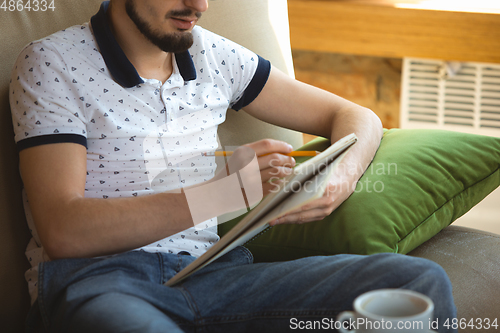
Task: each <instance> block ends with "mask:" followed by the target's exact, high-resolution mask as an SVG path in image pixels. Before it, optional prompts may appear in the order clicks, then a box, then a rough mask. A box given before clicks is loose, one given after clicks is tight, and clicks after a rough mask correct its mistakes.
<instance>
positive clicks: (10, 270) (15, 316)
mask: <svg viewBox="0 0 500 333" xmlns="http://www.w3.org/2000/svg"><path fill="white" fill-rule="evenodd" d="M100 2H101V0H88V1H76V0H65V1H55V7H56V8H55V10H54V11H51V10H49V11H45V12H41V11H38V12H34V11H26V10H25V11H17V10H16V11H13V12H9V11H3V10H0V17H1V20H0V32H1V34H0V39H1V48H0V49H1V52H2V56H1V60H2V61H1V63H0V68H1V70H0V126H1V130H0V142H1V144H0V327H1V331H2V332H21V331H22V330H23V321H24V318H25V316H26V313H27V311H28V309H29V306H30V302H29V296H28V290H27V285H26V282H25V281H24V272H25V271H26V270H27V269H28V267H29V263H28V261H27V259H26V258H25V256H24V250H25V247H26V245H27V243H28V241H29V238H30V235H29V230H28V228H27V226H26V221H25V218H24V212H23V208H22V201H21V188H22V183H21V179H20V177H19V172H18V156H17V150H16V147H15V144H14V139H13V130H12V124H11V117H10V111H9V102H8V85H9V79H10V72H11V68H12V66H13V64H14V61H15V59H16V57H17V55H18V54H19V52H20V51H21V49H22V47H23V46H24V45H26V44H27V43H29V42H30V41H32V40H35V39H38V38H42V37H44V36H46V35H49V34H50V33H52V32H55V31H57V30H60V29H63V28H65V27H68V26H70V25H73V24H79V23H82V22H86V21H88V20H89V19H90V17H91V16H92V15H93V14H94V13H95V12H97V10H98V8H99V4H100ZM209 5H210V7H211V8H210V9H209V11H208V13H206V14H205V15H204V17H203V18H202V21H201V22H200V24H201V25H202V26H204V27H206V28H208V29H211V30H213V31H214V32H216V33H219V34H221V35H224V36H226V37H227V38H229V39H232V40H234V41H236V42H239V43H241V44H243V45H244V46H247V47H248V48H250V49H252V50H254V51H256V52H257V53H259V54H261V55H262V56H264V57H266V58H267V59H269V60H271V61H272V63H273V64H274V65H275V66H277V67H278V68H280V69H282V70H283V71H285V72H287V73H289V74H290V75H293V66H292V58H291V50H290V44H289V36H288V18H287V7H286V5H287V4H286V0H252V1H248V0H216V1H210V2H209ZM220 136H221V140H222V141H223V142H228V143H230V144H231V145H239V144H242V143H245V142H250V141H255V140H257V139H260V138H263V137H273V138H279V139H282V140H286V141H288V142H290V143H291V144H292V145H294V146H295V147H298V146H300V145H301V143H302V137H301V134H300V133H296V132H292V131H288V130H284V129H280V128H276V127H274V126H270V125H267V124H263V123H262V122H260V121H257V120H255V119H252V118H251V117H249V116H248V115H246V114H245V113H244V112H239V113H236V112H229V113H228V120H227V122H226V123H225V124H224V125H223V126H222V128H221V129H220ZM499 249H500V236H498V235H493V234H488V233H483V232H479V231H476V230H472V229H466V228H459V227H448V228H447V229H445V230H444V231H442V232H441V233H440V234H438V235H437V236H436V237H434V238H433V239H431V240H430V241H428V242H427V243H425V244H424V245H422V246H420V247H419V248H417V249H416V250H414V251H413V252H412V253H411V255H416V256H421V257H426V258H429V259H431V260H434V261H436V262H438V263H440V264H441V265H442V266H443V267H444V268H445V269H446V271H447V272H448V274H449V276H450V278H451V280H452V283H453V287H454V295H455V298H456V304H457V307H458V315H459V317H460V318H466V319H471V318H490V319H493V318H495V317H500V315H499V314H500V251H499ZM464 331H467V330H464Z"/></svg>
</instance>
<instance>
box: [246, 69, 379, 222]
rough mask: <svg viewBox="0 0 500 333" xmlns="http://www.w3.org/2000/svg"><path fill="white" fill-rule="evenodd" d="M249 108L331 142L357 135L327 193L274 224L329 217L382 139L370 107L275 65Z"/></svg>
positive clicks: (270, 121)
mask: <svg viewBox="0 0 500 333" xmlns="http://www.w3.org/2000/svg"><path fill="white" fill-rule="evenodd" d="M245 111H246V112H248V113H249V114H251V115H253V116H255V117H256V118H259V119H261V120H263V121H266V122H269V123H272V124H275V125H279V126H282V127H286V128H290V129H293V130H296V131H300V132H304V133H309V134H314V135H319V136H322V137H326V138H330V139H331V141H332V142H335V141H337V140H339V139H340V138H342V137H344V136H345V135H347V134H350V133H355V134H356V136H357V137H358V142H357V143H356V144H355V145H354V146H353V148H352V149H351V151H350V152H349V154H348V155H347V156H346V157H345V158H344V160H343V161H342V164H343V166H342V167H340V168H338V170H339V171H338V172H337V173H336V174H335V175H334V176H333V177H332V179H331V180H330V184H329V186H328V187H327V189H326V191H325V195H324V196H323V197H322V198H320V199H318V200H316V201H314V202H312V203H310V204H307V205H306V206H303V207H302V208H300V209H299V210H297V211H294V212H291V213H289V214H287V215H285V216H284V217H281V218H280V219H279V220H276V221H273V223H271V224H272V225H274V224H278V223H303V222H310V221H317V220H320V219H322V218H324V217H326V216H328V215H329V214H330V213H331V212H332V211H333V210H334V209H335V208H337V207H338V206H339V205H340V204H341V203H342V202H343V201H344V200H346V199H347V198H348V197H349V196H350V195H351V194H352V192H353V191H354V189H355V186H356V183H357V181H358V180H359V178H360V177H361V176H362V174H363V172H364V171H365V170H366V168H367V167H368V165H369V164H370V162H371V161H372V159H373V156H374V155H375V152H376V151H377V148H378V146H379V144H380V139H381V138H382V125H381V122H380V119H379V118H378V117H377V116H376V115H375V114H374V113H373V112H372V111H371V110H369V109H366V108H364V107H361V106H359V105H357V104H354V103H352V102H349V101H347V100H345V99H343V98H341V97H339V96H336V95H334V94H332V93H329V92H327V91H324V90H321V89H319V88H316V87H312V86H310V85H307V84H305V83H302V82H299V81H296V80H293V79H291V78H290V77H289V76H287V75H285V74H284V73H282V72H281V71H279V70H278V69H276V68H274V67H273V68H272V70H271V74H270V76H269V80H268V82H267V84H266V85H265V87H264V89H263V90H262V92H261V93H260V94H259V96H258V97H257V98H256V99H255V100H254V101H253V102H252V103H251V104H249V105H248V106H247V107H246V108H245Z"/></svg>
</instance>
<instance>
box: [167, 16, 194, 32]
mask: <svg viewBox="0 0 500 333" xmlns="http://www.w3.org/2000/svg"><path fill="white" fill-rule="evenodd" d="M170 19H171V20H172V23H173V24H174V25H175V26H176V27H177V28H178V29H181V30H189V29H191V28H192V27H193V26H194V25H195V23H196V21H197V19H196V18H195V19H191V18H178V17H171V18H170Z"/></svg>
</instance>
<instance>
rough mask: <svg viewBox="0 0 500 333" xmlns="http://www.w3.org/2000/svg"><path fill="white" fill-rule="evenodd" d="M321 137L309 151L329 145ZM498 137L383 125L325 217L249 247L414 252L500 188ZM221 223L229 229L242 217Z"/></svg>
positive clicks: (270, 232)
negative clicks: (360, 169)
mask: <svg viewBox="0 0 500 333" xmlns="http://www.w3.org/2000/svg"><path fill="white" fill-rule="evenodd" d="M328 145H329V141H328V140H326V139H323V138H318V139H316V140H314V141H312V142H310V143H308V144H307V145H305V146H303V147H302V148H301V149H303V150H323V149H325V148H326V147H327V146H328ZM297 160H298V162H300V160H299V159H297ZM499 167H500V138H494V137H487V136H480V135H473V134H464V133H458V132H450V131H441V130H403V129H391V130H385V131H384V136H383V138H382V141H381V144H380V148H379V150H378V151H377V154H376V155H375V158H374V160H373V161H372V163H371V165H370V167H369V168H368V169H367V171H366V172H365V174H364V175H363V176H362V177H361V179H360V181H359V182H358V184H357V187H356V190H355V192H354V193H353V194H352V195H351V196H350V197H349V198H348V199H347V200H346V201H345V202H344V203H343V204H342V205H341V206H340V207H339V208H337V209H336V210H335V211H334V212H333V213H332V214H331V215H330V216H328V217H327V218H325V219H324V220H322V221H317V222H312V223H306V224H302V225H278V226H275V227H273V228H268V229H266V230H265V231H264V232H263V233H261V234H260V235H259V236H258V237H255V238H254V239H252V240H251V241H250V242H248V243H247V244H246V245H245V246H246V247H248V248H249V249H250V251H252V253H253V254H254V257H255V261H256V262H259V261H282V260H292V259H297V258H300V257H305V256H311V255H332V254H339V253H355V254H373V253H380V252H394V253H408V252H410V251H411V250H413V249H414V248H416V247H417V246H419V245H420V244H422V243H423V242H425V241H427V240H428V239H430V238H431V237H432V236H434V235H435V234H437V233H438V232H439V231H440V230H441V229H443V228H445V227H446V226H448V225H449V224H451V223H452V222H453V221H454V220H456V219H457V218H458V217H460V216H462V215H463V214H465V213H466V212H467V211H468V210H470V209H471V208H472V207H473V206H474V205H476V204H477V203H479V202H480V201H481V200H482V199H483V198H484V197H485V196H487V195H488V194H489V193H490V192H492V191H493V190H494V189H495V188H496V187H498V186H499V185H500V171H499ZM241 218H242V216H241V217H239V218H237V219H235V220H232V221H229V222H226V223H223V224H221V225H219V233H220V234H221V235H223V234H225V233H226V232H227V231H228V230H229V229H230V228H231V227H233V226H234V225H235V224H236V223H237V222H238V221H239V220H240V219H241Z"/></svg>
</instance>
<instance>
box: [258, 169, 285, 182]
mask: <svg viewBox="0 0 500 333" xmlns="http://www.w3.org/2000/svg"><path fill="white" fill-rule="evenodd" d="M292 172H293V169H292V168H288V167H276V168H267V169H264V170H261V171H260V177H261V179H262V182H263V183H265V182H267V181H269V180H274V179H278V178H284V177H286V176H288V175H291V174H292Z"/></svg>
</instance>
